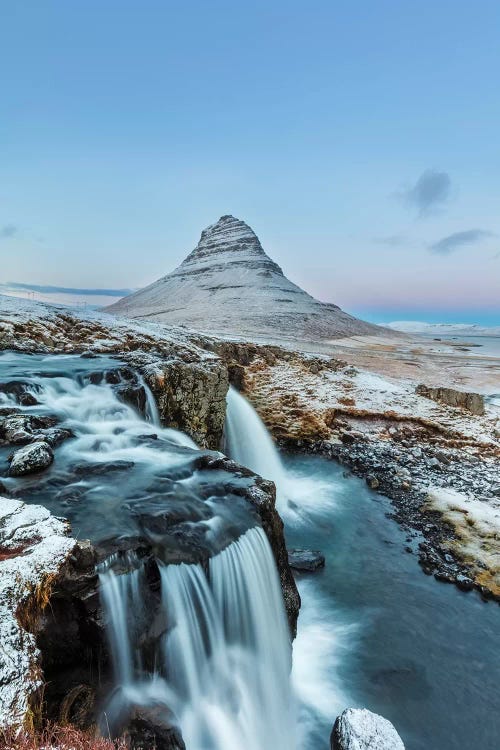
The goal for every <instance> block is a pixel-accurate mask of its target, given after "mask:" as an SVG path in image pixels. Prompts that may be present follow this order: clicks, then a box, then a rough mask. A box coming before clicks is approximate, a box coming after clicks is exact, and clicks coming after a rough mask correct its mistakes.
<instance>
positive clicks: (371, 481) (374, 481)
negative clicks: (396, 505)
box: [366, 474, 380, 490]
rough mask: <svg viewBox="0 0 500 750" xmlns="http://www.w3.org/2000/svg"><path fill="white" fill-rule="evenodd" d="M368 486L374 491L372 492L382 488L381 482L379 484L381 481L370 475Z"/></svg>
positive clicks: (367, 478)
mask: <svg viewBox="0 0 500 750" xmlns="http://www.w3.org/2000/svg"><path fill="white" fill-rule="evenodd" d="M366 484H367V485H368V487H370V489H372V490H378V488H379V487H380V482H379V480H378V479H377V477H374V476H373V474H369V475H368V476H367V477H366Z"/></svg>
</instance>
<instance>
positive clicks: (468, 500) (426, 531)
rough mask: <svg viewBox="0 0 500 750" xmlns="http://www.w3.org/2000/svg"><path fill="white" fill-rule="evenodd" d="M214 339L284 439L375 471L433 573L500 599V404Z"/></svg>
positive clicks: (372, 476)
mask: <svg viewBox="0 0 500 750" xmlns="http://www.w3.org/2000/svg"><path fill="white" fill-rule="evenodd" d="M214 348H215V349H216V350H217V351H218V353H219V354H220V355H221V356H222V357H223V358H224V359H225V360H226V362H228V366H229V373H230V377H231V379H232V381H233V383H234V384H235V385H236V386H237V387H239V388H240V390H243V392H244V393H245V394H246V395H247V397H248V398H249V399H250V400H251V401H252V403H253V405H254V406H255V407H256V409H257V411H258V412H259V414H260V416H261V418H262V419H263V421H264V422H265V424H266V425H267V427H268V428H269V429H270V430H271V432H272V433H273V435H274V437H275V438H276V440H277V441H278V442H279V443H280V444H281V446H282V448H283V449H285V450H294V451H301V452H313V453H321V454H323V455H326V456H328V457H330V458H332V459H335V460H338V461H340V462H341V463H343V464H344V465H345V466H346V467H348V468H349V470H350V471H352V472H353V473H355V474H356V475H358V476H362V477H364V478H365V479H366V481H367V483H368V484H369V486H370V487H371V488H372V489H374V490H376V491H377V492H380V493H382V494H384V495H386V496H388V497H389V498H390V499H391V500H392V502H393V508H394V518H395V519H396V520H397V521H398V522H399V523H400V524H401V525H402V526H403V527H404V528H405V529H407V531H408V547H407V551H408V552H412V553H414V554H416V555H418V559H419V563H420V565H421V567H422V569H423V571H424V572H425V573H427V574H432V575H435V577H436V578H437V579H438V580H440V581H444V582H450V583H456V584H457V585H458V586H459V587H460V588H462V589H463V590H470V589H472V588H476V589H477V590H478V591H479V592H480V593H481V595H482V596H483V597H484V598H489V599H490V598H493V599H496V600H497V601H500V566H499V562H498V560H499V556H500V542H499V538H500V480H499V476H500V474H499V468H500V441H499V436H500V414H499V413H498V412H497V411H495V409H494V408H493V407H491V406H490V405H489V404H488V403H487V402H486V403H485V401H484V399H483V397H482V396H481V395H479V394H471V393H465V392H461V391H459V390H454V389H451V388H447V389H438V388H436V389H428V388H423V387H422V386H421V384H419V383H418V382H416V381H411V380H408V379H395V378H388V377H383V376H381V375H378V374H374V373H372V372H367V371H365V370H361V369H359V368H356V367H354V366H353V365H351V364H347V363H346V362H342V361H341V360H336V359H328V358H326V357H318V356H312V355H305V354H300V353H297V352H291V351H289V350H283V349H280V348H279V347H259V346H256V345H246V346H245V345H244V344H242V343H236V342H235V343H233V344H230V343H224V344H222V343H219V344H214ZM419 386H420V387H419Z"/></svg>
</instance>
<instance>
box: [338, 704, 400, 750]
mask: <svg viewBox="0 0 500 750" xmlns="http://www.w3.org/2000/svg"><path fill="white" fill-rule="evenodd" d="M330 748H331V750H405V746H404V745H403V741H402V739H401V737H400V736H399V734H398V733H397V732H396V730H395V729H394V726H393V725H392V724H391V722H390V721H388V720H387V719H384V718H383V716H379V715H378V714H374V713H372V712H371V711H368V710H367V709H366V708H346V710H345V711H343V712H342V713H341V714H340V716H339V717H337V720H336V722H335V724H334V727H333V731H332V734H331V736H330Z"/></svg>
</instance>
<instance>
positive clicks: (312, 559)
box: [288, 549, 325, 573]
mask: <svg viewBox="0 0 500 750" xmlns="http://www.w3.org/2000/svg"><path fill="white" fill-rule="evenodd" d="M288 563H289V565H290V567H291V568H293V570H300V571H306V572H310V573H311V572H313V571H315V570H318V569H319V568H324V567H325V557H324V555H322V554H321V552H318V550H314V549H290V550H288Z"/></svg>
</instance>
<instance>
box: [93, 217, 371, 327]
mask: <svg viewBox="0 0 500 750" xmlns="http://www.w3.org/2000/svg"><path fill="white" fill-rule="evenodd" d="M107 310H108V311H109V312H111V313H115V314H118V315H124V316H127V317H130V318H143V319H145V320H148V321H156V322H162V323H169V324H175V325H186V326H189V327H191V328H194V329H196V330H199V331H206V332H208V333H211V334H219V333H220V334H232V335H238V336H240V335H252V334H253V335H254V337H260V338H262V337H264V338H267V339H273V340H276V339H280V340H281V339H283V340H290V339H293V340H294V341H297V340H300V339H302V338H304V339H311V338H313V339H316V338H320V339H324V338H326V339H331V338H337V337H339V336H350V335H354V334H375V333H380V332H382V329H380V328H378V327H377V326H373V325H371V324H369V323H365V322H363V321H361V320H358V319H357V318H353V317H352V316H350V315H348V314H347V313H345V312H344V311H343V310H341V309H340V308H339V307H337V305H333V304H325V303H323V302H319V301H318V300H316V299H314V297H311V295H310V294H307V292H305V291H304V290H303V289H301V288H300V287H298V286H296V285H295V284H293V283H292V282H291V281H289V280H288V279H287V278H286V276H285V275H284V274H283V271H282V270H281V268H280V267H279V266H278V265H277V263H275V262H274V261H273V260H271V258H270V257H269V256H268V255H266V253H265V252H264V250H263V248H262V245H261V244H260V242H259V238H258V237H257V235H256V234H255V232H254V231H253V230H252V229H251V228H250V227H249V226H248V225H247V224H245V222H244V221H240V220H239V219H236V218H235V217H234V216H222V217H221V218H220V219H219V221H217V222H216V223H215V224H212V225H211V226H209V227H207V228H206V229H204V230H203V232H202V234H201V239H200V241H199V243H198V245H197V246H196V248H195V249H194V250H193V252H192V253H190V254H189V255H188V256H187V258H186V259H185V260H184V261H183V262H182V263H181V265H180V266H179V267H178V268H176V269H175V270H174V271H172V272H171V273H169V274H168V275H167V276H164V277H163V278H162V279H159V280H158V281H155V282H154V283H153V284H151V285H150V286H148V287H146V288H144V289H141V290H140V291H138V292H135V293H134V294H132V295H130V296H129V297H125V298H124V299H121V300H119V301H118V302H116V303H115V304H113V305H111V306H110V307H108V308H107Z"/></svg>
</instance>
